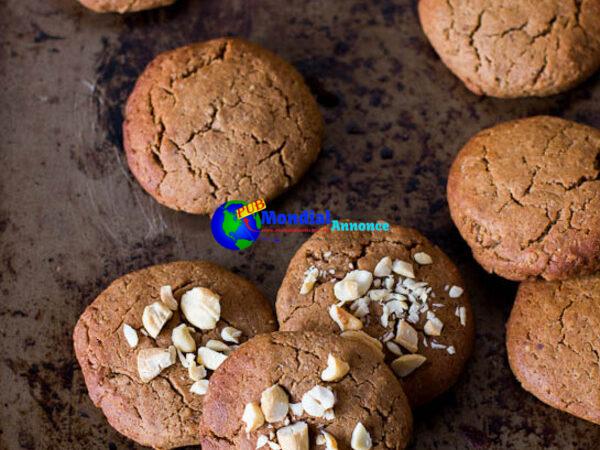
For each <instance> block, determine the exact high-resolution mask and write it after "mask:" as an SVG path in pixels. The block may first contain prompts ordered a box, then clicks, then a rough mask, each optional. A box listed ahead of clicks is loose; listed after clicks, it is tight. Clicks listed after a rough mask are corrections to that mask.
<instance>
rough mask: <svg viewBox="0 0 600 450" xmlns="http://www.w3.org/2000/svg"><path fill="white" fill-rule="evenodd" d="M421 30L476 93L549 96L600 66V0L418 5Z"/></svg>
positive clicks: (424, 0)
mask: <svg viewBox="0 0 600 450" xmlns="http://www.w3.org/2000/svg"><path fill="white" fill-rule="evenodd" d="M419 17H420V20H421V26H422V27H423V31H424V32H425V34H426V36H427V37H428V39H429V41H430V42H431V45H432V46H433V48H434V49H435V50H436V52H437V53H438V55H439V56H440V58H441V59H442V61H443V62H444V63H445V64H446V66H448V68H449V69H450V70H451V71H452V72H453V73H454V74H455V75H456V76H458V77H459V78H460V79H461V80H462V81H463V83H465V85H466V86H467V88H468V89H470V90H471V91H472V92H474V93H475V94H478V95H481V94H485V95H490V96H493V97H507V98H514V97H526V96H547V95H552V94H556V93H559V92H562V91H565V90H567V89H570V88H571V87H573V86H575V85H577V84H578V83H580V82H581V81H583V80H585V79H586V78H587V77H589V76H590V75H591V74H592V73H593V72H595V71H596V70H597V69H598V67H600V0H569V1H563V0H536V1H528V2H524V1H518V0H517V1H515V0H420V1H419Z"/></svg>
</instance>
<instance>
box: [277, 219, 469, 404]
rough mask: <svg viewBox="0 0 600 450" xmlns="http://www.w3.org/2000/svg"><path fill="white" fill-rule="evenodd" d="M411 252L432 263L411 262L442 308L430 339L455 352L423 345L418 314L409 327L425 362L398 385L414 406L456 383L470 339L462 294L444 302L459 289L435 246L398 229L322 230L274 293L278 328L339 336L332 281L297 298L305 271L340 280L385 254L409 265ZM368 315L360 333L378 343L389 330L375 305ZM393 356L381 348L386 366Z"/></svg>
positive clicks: (454, 273) (410, 231) (372, 264)
mask: <svg viewBox="0 0 600 450" xmlns="http://www.w3.org/2000/svg"><path fill="white" fill-rule="evenodd" d="M328 252H331V254H330V255H329V254H328ZM417 252H426V253H427V254H429V255H430V256H431V257H432V259H433V264H431V265H427V266H419V265H418V264H416V263H414V264H413V266H414V268H415V272H416V279H417V280H418V281H426V282H428V283H429V285H430V286H431V287H432V288H433V292H435V295H436V297H435V298H430V299H429V301H428V304H429V305H430V306H431V305H432V304H433V303H436V304H443V305H444V306H443V307H439V308H437V307H436V308H435V314H436V316H437V317H438V318H439V319H440V320H442V322H443V323H444V331H443V334H442V336H439V337H437V338H435V340H436V341H437V342H439V343H440V344H442V345H445V346H450V345H452V346H454V348H455V350H456V353H455V354H453V355H451V354H449V353H448V352H447V351H446V350H445V349H443V348H440V349H434V348H432V347H431V344H429V346H427V347H426V346H425V345H424V341H423V338H424V337H425V335H424V333H423V331H422V330H423V326H424V324H425V322H426V315H425V314H421V316H420V319H419V322H418V323H417V324H415V325H414V327H415V329H417V330H418V332H419V349H418V353H419V354H422V355H424V356H426V357H427V362H426V363H425V364H424V365H423V366H421V367H420V368H419V369H418V370H416V371H415V372H413V373H412V374H410V375H409V376H407V377H405V378H402V379H401V383H402V386H403V387H404V391H405V392H406V395H407V397H408V399H409V401H410V403H411V405H413V406H420V405H423V404H425V403H427V402H429V401H431V400H432V399H433V398H435V397H437V396H438V395H440V394H441V393H443V392H444V391H446V390H447V389H448V388H449V387H450V386H451V385H452V384H454V383H455V382H456V380H457V378H458V376H459V375H460V373H461V371H462V369H463V367H464V365H465V363H466V361H467V359H468V358H469V356H470V354H471V351H472V347H473V340H474V335H475V332H474V318H473V314H472V311H471V305H470V302H469V297H468V294H467V293H466V292H464V293H463V294H462V295H461V296H460V297H459V298H450V297H449V295H448V292H447V291H446V289H445V288H446V286H452V285H456V286H459V287H463V288H464V282H463V280H462V277H461V276H460V273H459V272H458V269H457V268H456V266H455V265H454V264H453V263H452V262H451V261H450V260H449V259H448V257H447V256H446V255H445V254H444V253H443V252H442V251H441V250H440V249H439V248H438V247H436V246H434V245H433V244H431V243H430V242H429V241H428V240H427V239H426V238H425V237H424V236H423V235H421V234H420V233H419V232H417V231H416V230H413V229H409V228H403V227H399V226H392V227H391V230H390V231H389V232H329V229H328V228H327V227H325V228H322V229H321V230H319V231H318V232H317V233H315V234H314V235H313V236H312V237H311V238H310V239H309V240H307V241H306V242H305V243H304V244H303V245H302V246H301V247H300V248H299V249H298V251H297V252H296V254H295V255H294V257H293V258H292V260H291V261H290V265H289V267H288V270H287V273H286V275H285V277H284V279H283V282H282V284H281V287H280V289H279V292H278V293H277V302H276V304H275V308H276V311H277V318H278V321H279V325H280V329H281V330H282V331H295V330H319V331H329V332H332V333H340V328H339V326H338V325H337V324H336V323H335V322H334V321H333V320H332V319H331V317H330V316H329V313H328V309H329V307H330V306H331V305H332V304H334V303H337V301H338V300H337V299H336V298H335V296H334V292H333V286H334V283H332V282H330V281H329V280H327V282H325V281H323V282H320V283H318V284H316V285H315V287H314V289H313V290H312V291H311V292H309V293H308V294H305V295H301V294H300V287H301V285H302V282H303V280H304V273H305V272H306V270H307V269H308V268H309V267H311V266H315V267H317V268H318V269H320V270H322V271H325V272H326V273H328V271H329V270H331V269H333V270H334V271H335V274H333V275H331V276H330V277H329V278H331V279H334V278H336V279H342V278H343V277H344V276H345V274H346V273H347V272H348V271H349V270H350V269H349V267H350V266H349V265H350V264H352V267H354V268H357V269H363V270H368V271H371V272H372V271H373V270H374V268H375V266H376V265H377V263H378V262H379V261H380V259H381V258H383V257H385V256H389V257H390V258H392V259H401V260H405V261H411V262H412V261H413V257H414V254H415V253H417ZM460 306H462V307H464V308H465V311H466V326H462V325H461V324H460V320H459V318H458V317H457V316H456V308H457V307H460ZM432 310H433V308H432ZM370 311H371V313H370V314H371V319H369V322H368V325H366V326H365V328H364V331H365V332H367V333H368V334H369V335H371V336H373V337H375V338H377V339H380V338H381V337H382V336H383V335H384V334H385V333H386V332H387V331H389V330H388V329H386V328H384V327H382V326H381V324H380V321H379V317H380V314H381V307H380V306H379V305H378V304H377V303H376V302H371V304H370ZM429 342H431V340H430V339H429ZM394 358H395V356H394V355H393V354H392V353H390V352H389V351H387V350H386V361H387V362H391V361H393V359H394Z"/></svg>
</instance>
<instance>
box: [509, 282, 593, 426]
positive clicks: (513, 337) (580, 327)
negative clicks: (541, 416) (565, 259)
mask: <svg viewBox="0 0 600 450" xmlns="http://www.w3.org/2000/svg"><path fill="white" fill-rule="evenodd" d="M599 330H600V275H593V276H590V277H583V278H574V279H570V280H567V281H554V282H547V281H528V282H524V283H521V285H520V286H519V291H518V292H517V299H516V301H515V304H514V306H513V310H512V312H511V314H510V319H509V321H508V325H507V327H506V345H507V347H508V360H509V362H510V367H511V369H512V371H513V372H514V374H515V375H516V377H517V379H518V380H519V381H520V383H521V385H522V386H523V388H524V389H525V390H527V391H529V392H531V393H532V394H533V395H535V396H536V397H537V398H539V399H540V400H541V401H543V402H544V403H547V404H548V405H550V406H552V407H554V408H558V409H560V410H562V411H566V412H568V413H569V414H573V415H574V416H577V417H581V418H582V419H586V420H589V421H591V422H594V423H596V424H598V425H600V337H599V334H598V333H599Z"/></svg>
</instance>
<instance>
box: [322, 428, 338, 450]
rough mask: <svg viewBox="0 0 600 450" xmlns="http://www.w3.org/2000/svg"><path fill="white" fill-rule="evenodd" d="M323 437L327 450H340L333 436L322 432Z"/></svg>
mask: <svg viewBox="0 0 600 450" xmlns="http://www.w3.org/2000/svg"><path fill="white" fill-rule="evenodd" d="M321 436H323V444H324V445H325V450H338V449H339V447H338V443H337V441H336V440H335V438H334V437H333V435H332V434H330V433H328V432H327V431H321Z"/></svg>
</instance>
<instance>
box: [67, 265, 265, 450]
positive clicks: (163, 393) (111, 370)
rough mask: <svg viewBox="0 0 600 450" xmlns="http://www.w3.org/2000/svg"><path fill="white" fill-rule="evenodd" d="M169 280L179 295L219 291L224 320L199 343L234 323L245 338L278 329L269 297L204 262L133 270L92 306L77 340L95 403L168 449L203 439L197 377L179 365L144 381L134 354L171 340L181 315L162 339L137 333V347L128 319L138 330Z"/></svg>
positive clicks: (123, 428) (127, 428)
mask: <svg viewBox="0 0 600 450" xmlns="http://www.w3.org/2000/svg"><path fill="white" fill-rule="evenodd" d="M167 284H168V285H171V286H172V287H173V292H174V294H175V297H176V298H177V299H179V298H180V297H181V295H182V294H183V293H184V292H186V291H187V290H188V289H191V288H192V287H196V286H201V287H207V288H209V289H212V290H213V291H214V292H216V293H218V294H220V295H221V321H220V322H219V323H218V325H217V329H215V330H211V331H209V332H203V333H196V335H195V337H196V340H197V341H198V344H200V343H205V342H206V341H207V340H208V339H211V338H212V339H220V337H219V332H220V330H221V329H222V328H223V327H224V326H226V325H228V324H229V325H231V326H233V327H236V328H238V329H239V330H242V332H243V337H245V339H247V338H248V337H251V336H254V335H255V334H258V333H264V332H269V331H273V330H274V328H275V320H274V317H273V313H272V310H271V307H270V305H269V303H268V300H267V299H266V298H265V297H264V296H263V295H262V294H261V293H260V292H259V291H258V289H256V287H254V286H253V285H252V284H251V283H250V282H248V281H247V280H245V279H243V278H242V277H240V276H238V275H235V274H233V273H231V272H229V271H228V270H225V269H223V268H222V267H219V266H217V265H215V264H212V263H208V262H203V261H181V262H174V263H169V264H162V265H158V266H152V267H149V268H147V269H143V270H140V271H138V272H133V273H130V274H127V275H125V276H123V277H121V278H119V279H117V280H115V281H114V282H113V283H112V284H111V285H110V286H109V287H108V288H107V289H106V290H105V291H104V292H102V293H101V294H100V295H99V296H98V298H97V299H96V300H94V302H92V304H91V305H89V306H88V308H87V309H86V310H85V311H84V313H83V314H82V315H81V318H80V319H79V321H78V322H77V325H76V327H75V331H74V333H73V340H74V345H75V353H76V356H77V360H78V361H79V364H80V366H81V370H82V372H83V375H84V378H85V382H86V385H87V388H88V392H89V395H90V397H91V399H92V401H93V402H94V404H95V405H96V406H97V407H99V408H102V411H103V413H104V415H105V416H106V418H107V419H108V421H109V423H110V424H111V425H112V426H113V427H114V428H115V429H116V430H117V431H119V432H120V433H122V434H124V435H125V436H127V437H129V438H131V439H133V440H134V441H136V442H138V443H140V444H142V445H147V446H151V447H155V448H165V449H166V448H173V447H179V446H183V445H196V444H198V443H199V441H200V436H199V429H198V427H199V424H200V419H201V415H202V409H203V406H202V404H203V397H202V396H199V395H195V394H192V393H190V386H191V384H192V383H193V381H192V380H190V379H189V377H188V374H187V370H186V369H184V368H183V366H182V365H181V364H175V365H174V366H171V367H170V368H168V369H166V370H164V371H163V372H162V373H161V374H160V375H159V377H157V378H155V379H154V380H152V381H151V382H149V383H142V382H141V381H140V378H139V375H138V371H137V360H136V357H137V353H138V352H139V350H140V349H142V348H148V347H155V346H157V345H158V346H159V347H163V348H166V347H168V346H169V345H171V331H172V329H173V328H174V327H175V326H177V325H178V324H179V323H180V322H181V321H182V320H183V319H181V316H180V313H179V311H176V312H175V313H174V315H173V318H172V319H171V320H170V321H169V322H167V324H166V325H165V328H164V329H163V330H162V331H161V333H160V334H159V336H158V339H157V340H156V342H155V341H154V340H153V339H151V338H149V337H146V336H144V335H142V334H141V333H138V336H139V338H140V342H139V345H138V346H137V347H136V348H134V349H131V348H130V347H129V346H128V344H127V342H126V340H125V338H124V335H123V324H125V323H126V324H128V325H130V326H132V327H133V328H135V329H140V328H141V327H142V322H141V320H142V312H143V309H144V307H145V306H146V305H148V304H150V303H152V302H155V301H157V300H158V298H159V290H160V287H161V286H163V285H167Z"/></svg>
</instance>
